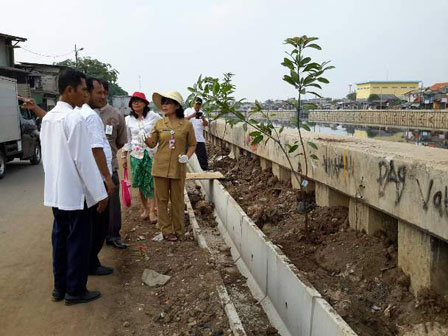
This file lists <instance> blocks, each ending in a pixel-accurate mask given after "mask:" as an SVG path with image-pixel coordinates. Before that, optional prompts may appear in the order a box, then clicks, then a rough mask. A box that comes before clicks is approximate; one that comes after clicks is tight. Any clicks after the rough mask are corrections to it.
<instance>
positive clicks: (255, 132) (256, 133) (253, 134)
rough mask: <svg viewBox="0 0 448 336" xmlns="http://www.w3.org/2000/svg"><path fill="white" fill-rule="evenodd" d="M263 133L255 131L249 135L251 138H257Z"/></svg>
mask: <svg viewBox="0 0 448 336" xmlns="http://www.w3.org/2000/svg"><path fill="white" fill-rule="evenodd" d="M260 134H261V133H260V132H259V131H253V132H250V133H249V135H250V136H251V137H257V136H259V135H260Z"/></svg>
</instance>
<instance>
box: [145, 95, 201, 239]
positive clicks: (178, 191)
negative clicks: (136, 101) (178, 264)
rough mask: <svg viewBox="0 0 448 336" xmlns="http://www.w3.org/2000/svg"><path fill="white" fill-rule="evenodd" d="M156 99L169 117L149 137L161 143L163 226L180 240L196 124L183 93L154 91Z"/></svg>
mask: <svg viewBox="0 0 448 336" xmlns="http://www.w3.org/2000/svg"><path fill="white" fill-rule="evenodd" d="M152 100H153V102H154V104H155V105H156V106H157V107H158V108H159V109H160V110H162V111H163V112H164V113H165V118H163V119H160V120H159V121H157V122H156V124H155V125H154V128H153V130H152V132H151V135H150V136H149V137H148V138H147V139H146V144H147V145H148V146H149V147H151V148H154V147H155V146H156V145H157V144H159V147H158V150H157V153H156V154H155V155H154V163H153V166H152V176H153V177H154V186H155V199H156V204H157V212H158V217H159V226H160V229H161V230H162V234H163V237H164V238H165V239H166V240H169V241H176V240H177V239H178V236H180V235H182V234H183V230H184V208H185V205H184V186H185V177H186V174H187V173H186V163H187V162H188V160H189V159H190V157H191V156H192V155H193V154H194V152H195V150H196V137H195V135H194V129H193V125H192V124H191V122H190V121H189V120H187V119H185V118H184V109H183V107H182V106H183V99H182V96H181V95H180V93H179V92H176V91H171V92H169V93H167V94H164V95H161V94H159V93H154V94H153V96H152ZM185 151H186V153H185ZM169 201H170V202H171V208H170V214H171V219H170V217H169V214H168V202H169Z"/></svg>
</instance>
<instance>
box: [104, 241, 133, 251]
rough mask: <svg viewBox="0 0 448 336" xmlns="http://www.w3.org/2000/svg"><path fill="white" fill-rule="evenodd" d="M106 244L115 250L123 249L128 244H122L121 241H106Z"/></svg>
mask: <svg viewBox="0 0 448 336" xmlns="http://www.w3.org/2000/svg"><path fill="white" fill-rule="evenodd" d="M106 244H107V245H110V246H112V247H115V248H117V249H125V248H127V247H128V244H126V243H125V242H123V241H122V240H121V239H115V240H108V241H106Z"/></svg>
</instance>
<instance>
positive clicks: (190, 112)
mask: <svg viewBox="0 0 448 336" xmlns="http://www.w3.org/2000/svg"><path fill="white" fill-rule="evenodd" d="M196 115H197V112H196V110H195V109H192V108H188V109H187V110H186V111H185V119H187V120H190V119H193V118H196Z"/></svg>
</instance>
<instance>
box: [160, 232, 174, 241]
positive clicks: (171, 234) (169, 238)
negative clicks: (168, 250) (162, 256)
mask: <svg viewBox="0 0 448 336" xmlns="http://www.w3.org/2000/svg"><path fill="white" fill-rule="evenodd" d="M163 239H165V240H167V241H171V242H175V241H177V236H176V235H175V234H174V233H170V234H167V235H166V236H163Z"/></svg>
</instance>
